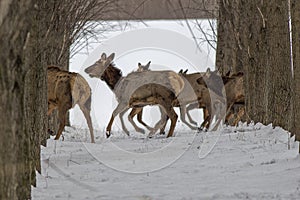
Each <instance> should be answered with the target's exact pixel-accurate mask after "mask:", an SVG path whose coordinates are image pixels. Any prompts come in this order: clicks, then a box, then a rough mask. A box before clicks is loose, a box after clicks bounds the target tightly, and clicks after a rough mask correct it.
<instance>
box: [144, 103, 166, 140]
mask: <svg viewBox="0 0 300 200" xmlns="http://www.w3.org/2000/svg"><path fill="white" fill-rule="evenodd" d="M159 110H160V115H161V117H160V120H159V121H158V122H157V123H156V124H155V126H154V128H153V129H152V130H151V131H150V133H149V136H148V137H152V136H153V135H154V134H155V133H156V131H157V130H158V129H160V134H161V135H164V134H165V128H166V125H167V121H168V119H169V117H168V115H167V114H166V113H165V111H164V109H163V108H162V107H161V106H159Z"/></svg>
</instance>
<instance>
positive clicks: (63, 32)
mask: <svg viewBox="0 0 300 200" xmlns="http://www.w3.org/2000/svg"><path fill="white" fill-rule="evenodd" d="M113 1H114V0H89V1H86V0H74V1H70V0H61V1H50V2H45V3H44V5H43V8H42V9H43V10H42V15H44V18H45V19H47V20H46V21H45V22H44V23H45V26H44V29H43V31H44V35H45V36H44V41H43V43H44V45H43V46H44V47H45V48H44V50H43V51H44V52H47V53H46V54H45V56H46V57H45V60H47V64H54V65H59V66H61V67H62V68H63V69H66V70H68V69H69V59H70V57H72V56H73V55H75V54H76V53H78V52H79V51H80V50H81V49H82V48H86V47H87V46H88V45H89V43H88V41H90V39H91V38H93V39H94V40H97V38H98V36H99V35H100V34H102V33H103V32H104V31H106V30H107V29H108V28H110V27H109V25H108V24H107V22H104V21H101V17H103V16H105V15H106V14H107V12H110V8H111V4H110V3H112V2H113ZM95 19H99V21H95ZM57 115H58V114H57V111H56V112H53V114H52V115H51V116H50V117H49V123H48V126H49V128H51V130H52V131H54V132H57V130H58V124H59V123H58V118H57ZM67 122H68V123H69V120H67Z"/></svg>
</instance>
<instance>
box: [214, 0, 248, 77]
mask: <svg viewBox="0 0 300 200" xmlns="http://www.w3.org/2000/svg"><path fill="white" fill-rule="evenodd" d="M218 4H219V17H218V40H217V41H218V45H217V52H216V67H217V69H218V70H219V71H220V72H221V74H222V75H225V74H226V73H227V72H228V71H230V72H231V73H237V72H240V71H243V66H242V63H241V48H242V47H241V45H240V40H239V33H240V31H239V28H240V17H239V11H240V0H230V1H228V0H225V1H224V0H219V2H218Z"/></svg>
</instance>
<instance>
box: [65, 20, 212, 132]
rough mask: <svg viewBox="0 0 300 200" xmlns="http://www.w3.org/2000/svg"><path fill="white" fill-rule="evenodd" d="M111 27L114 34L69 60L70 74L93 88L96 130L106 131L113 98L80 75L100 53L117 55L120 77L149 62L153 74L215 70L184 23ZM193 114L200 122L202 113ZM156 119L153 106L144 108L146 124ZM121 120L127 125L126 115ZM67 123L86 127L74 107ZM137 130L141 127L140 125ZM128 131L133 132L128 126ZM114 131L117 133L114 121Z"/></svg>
mask: <svg viewBox="0 0 300 200" xmlns="http://www.w3.org/2000/svg"><path fill="white" fill-rule="evenodd" d="M112 23H115V24H116V25H117V26H116V30H113V31H107V32H105V34H104V35H102V36H101V38H100V40H101V43H94V44H92V45H91V48H89V51H88V52H87V50H86V49H84V50H83V51H82V52H80V53H78V54H76V55H75V56H74V57H73V58H72V59H71V60H70V71H75V72H79V73H80V74H81V75H83V76H84V77H85V78H86V80H87V81H88V82H89V84H90V86H91V88H92V93H93V96H92V120H93V126H94V128H96V129H101V130H102V129H104V128H105V127H106V125H107V123H108V121H109V119H110V116H111V114H112V111H113V109H114V108H115V107H116V105H117V102H116V100H115V98H114V94H113V93H112V91H111V90H110V89H109V88H108V86H107V85H106V84H105V83H104V82H103V81H101V80H100V79H95V78H94V79H91V78H90V77H89V76H87V75H86V74H85V73H84V71H83V70H84V69H85V68H86V67H88V66H89V65H91V64H93V63H94V62H96V61H97V60H98V59H99V58H100V55H101V54H102V52H105V53H106V54H110V53H112V52H115V53H116V57H115V60H114V62H115V64H116V66H117V67H118V68H120V69H121V70H122V72H123V75H126V74H127V73H129V72H131V71H133V70H136V69H137V64H138V62H141V63H142V64H146V63H147V62H148V61H151V65H150V68H151V69H152V70H163V69H171V70H174V71H179V70H180V69H189V72H197V71H205V70H206V69H207V67H210V68H211V69H214V61H215V51H214V50H213V49H212V48H210V47H209V46H208V45H207V44H202V45H201V46H200V48H199V46H197V45H196V43H195V40H194V39H193V37H192V34H191V32H190V31H189V29H188V27H187V25H186V22H185V21H178V20H177V21H164V20H160V21H143V23H141V22H112ZM205 23H206V24H207V21H203V24H205ZM189 24H190V26H191V27H192V30H193V34H194V36H195V37H196V38H203V36H202V34H201V32H200V31H199V30H198V29H197V28H195V21H193V20H190V21H189ZM128 113H129V112H128ZM177 113H178V112H177ZM192 113H193V117H194V119H196V120H198V121H199V120H201V118H202V111H200V110H198V111H193V112H192ZM200 113H201V114H200ZM178 114H179V113H178ZM159 116H160V114H159V112H158V109H157V108H156V106H153V107H147V108H146V109H145V111H144V115H143V117H144V120H145V122H146V123H148V124H151V125H153V124H154V123H155V122H156V121H158V120H159ZM124 118H125V119H124V120H125V121H127V115H126V114H125V116H124ZM70 120H71V125H74V126H79V127H84V128H86V127H87V125H86V122H85V119H84V117H83V114H82V113H81V111H80V110H79V108H78V107H77V106H76V107H75V108H74V109H73V110H71V115H70ZM199 122H200V121H199ZM138 126H140V127H142V126H141V125H139V124H138ZM127 128H128V129H129V130H132V129H133V128H132V126H131V125H130V124H128V125H127ZM113 130H120V123H119V120H118V119H117V118H116V120H115V123H114V125H113Z"/></svg>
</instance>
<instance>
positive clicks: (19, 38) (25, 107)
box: [0, 0, 47, 199]
mask: <svg viewBox="0 0 300 200" xmlns="http://www.w3.org/2000/svg"><path fill="white" fill-rule="evenodd" d="M35 4H36V5H38V4H37V2H36V1H31V0H20V1H16V0H8V1H6V4H1V6H2V7H1V12H0V19H1V21H0V38H1V45H0V52H1V54H0V66H1V67H0V70H1V71H0V91H1V100H0V112H1V115H0V118H1V123H0V132H1V133H0V185H1V187H0V199H29V198H30V192H31V184H32V185H35V170H36V169H38V170H40V166H39V162H40V157H39V155H40V154H39V152H40V142H41V140H42V138H43V133H45V132H46V127H45V122H46V119H47V118H46V108H47V104H46V100H45V98H46V82H45V76H46V70H45V69H46V68H44V67H43V66H42V65H41V62H40V61H39V60H36V59H35V56H34V53H35V50H36V48H37V47H36V38H34V37H35V36H34V35H35V34H36V32H37V31H38V30H37V29H36V28H37V27H36V26H34V24H35V17H36V12H37V9H36V8H35V7H34V5H35Z"/></svg>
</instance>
